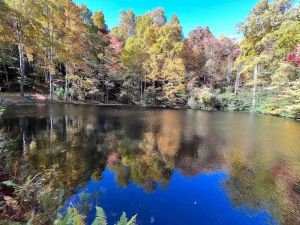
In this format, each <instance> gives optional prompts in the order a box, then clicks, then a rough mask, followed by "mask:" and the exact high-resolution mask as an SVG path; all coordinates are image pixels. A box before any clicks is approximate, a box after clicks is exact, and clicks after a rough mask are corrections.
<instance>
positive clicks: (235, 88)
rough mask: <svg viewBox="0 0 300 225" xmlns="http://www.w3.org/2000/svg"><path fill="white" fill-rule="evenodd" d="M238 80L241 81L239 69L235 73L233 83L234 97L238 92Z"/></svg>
mask: <svg viewBox="0 0 300 225" xmlns="http://www.w3.org/2000/svg"><path fill="white" fill-rule="evenodd" d="M240 79H241V73H240V69H239V68H238V69H237V73H236V78H235V83H234V94H236V95H237V93H238V91H239V87H240Z"/></svg>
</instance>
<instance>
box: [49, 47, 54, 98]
mask: <svg viewBox="0 0 300 225" xmlns="http://www.w3.org/2000/svg"><path fill="white" fill-rule="evenodd" d="M52 51H53V50H52V47H50V52H49V65H48V70H49V100H53V75H54V74H53V70H52V68H51V66H52V63H53V57H52V54H53V52H52Z"/></svg>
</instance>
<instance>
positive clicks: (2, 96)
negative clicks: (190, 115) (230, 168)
mask: <svg viewBox="0 0 300 225" xmlns="http://www.w3.org/2000/svg"><path fill="white" fill-rule="evenodd" d="M35 94H36V93H27V94H26V97H21V96H20V94H19V93H0V107H4V108H5V107H7V106H30V105H50V104H59V103H62V104H73V105H90V106H103V107H121V106H122V107H136V108H152V109H172V110H176V109H178V110H180V109H190V108H189V107H188V106H186V105H182V106H175V107H169V106H166V105H139V104H125V103H121V102H111V103H101V102H97V101H63V100H51V101H50V100H48V99H45V100H39V99H31V100H30V99H28V96H34V95H35ZM44 96H47V95H44ZM191 110H195V111H205V110H197V109H191ZM208 112H248V113H253V112H251V111H246V110H242V111H226V110H211V111H208ZM254 113H257V114H260V115H267V116H272V117H278V118H286V119H293V120H295V121H297V122H300V118H293V117H286V116H280V115H272V114H267V113H262V112H254Z"/></svg>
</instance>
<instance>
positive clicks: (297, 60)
mask: <svg viewBox="0 0 300 225" xmlns="http://www.w3.org/2000/svg"><path fill="white" fill-rule="evenodd" d="M287 61H288V62H289V63H294V64H297V65H298V66H300V44H298V45H297V46H296V47H295V49H294V50H293V51H292V52H290V53H289V54H288V55H287Z"/></svg>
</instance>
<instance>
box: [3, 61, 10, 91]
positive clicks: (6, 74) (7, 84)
mask: <svg viewBox="0 0 300 225" xmlns="http://www.w3.org/2000/svg"><path fill="white" fill-rule="evenodd" d="M2 66H3V69H4V73H5V78H6V86H7V90H9V83H8V73H7V70H6V66H5V64H4V60H2Z"/></svg>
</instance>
